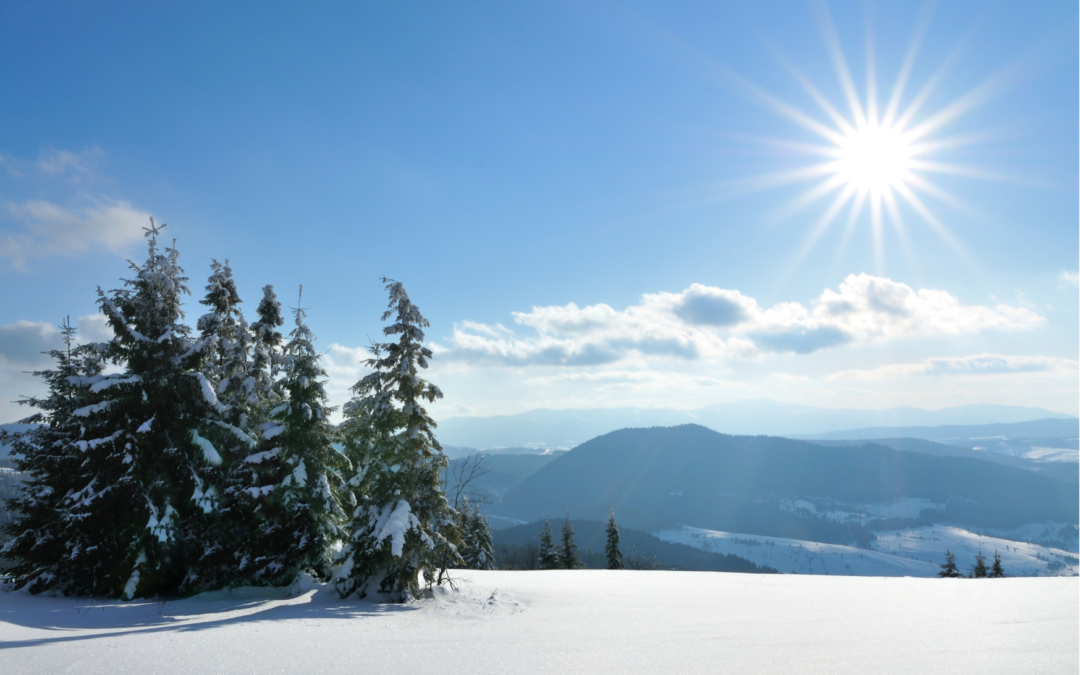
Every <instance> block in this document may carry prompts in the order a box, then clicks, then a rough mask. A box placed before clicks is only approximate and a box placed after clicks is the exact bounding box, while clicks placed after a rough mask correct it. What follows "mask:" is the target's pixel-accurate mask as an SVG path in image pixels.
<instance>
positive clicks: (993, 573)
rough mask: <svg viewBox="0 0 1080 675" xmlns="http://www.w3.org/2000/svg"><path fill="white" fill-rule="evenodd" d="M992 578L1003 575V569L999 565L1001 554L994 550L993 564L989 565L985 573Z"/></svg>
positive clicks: (998, 577)
mask: <svg viewBox="0 0 1080 675" xmlns="http://www.w3.org/2000/svg"><path fill="white" fill-rule="evenodd" d="M987 576H989V577H991V578H993V579H1001V578H1002V577H1004V576H1005V569H1004V568H1003V567H1002V566H1001V554H1000V553H998V552H997V551H994V564H993V565H991V566H990V573H989V574H988V575H987Z"/></svg>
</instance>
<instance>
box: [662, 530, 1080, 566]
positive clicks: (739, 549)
mask: <svg viewBox="0 0 1080 675" xmlns="http://www.w3.org/2000/svg"><path fill="white" fill-rule="evenodd" d="M874 534H875V535H876V536H877V540H876V541H875V542H874V544H873V546H874V550H867V549H863V548H856V547H854V546H843V545H840V544H822V543H820V542H816V541H804V540H801V539H785V538H783V537H764V536H759V535H754V534H740V533H736V532H720V531H717V530H705V529H701V528H697V527H683V528H681V529H678V530H664V531H662V532H658V533H657V534H656V536H657V537H659V538H660V539H663V540H664V541H669V542H673V543H677V544H686V545H687V546H693V547H694V548H697V549H700V550H703V551H711V552H714V553H726V554H731V555H737V556H739V557H740V558H745V559H747V560H750V561H752V562H754V563H757V564H758V565H767V566H769V567H772V568H773V569H775V570H778V571H780V572H783V573H785V574H828V575H837V574H840V575H848V576H887V577H895V576H909V577H934V576H937V573H938V572H940V571H941V567H940V565H941V564H942V563H943V562H945V550H946V549H949V550H951V551H952V552H953V553H954V554H956V564H957V566H958V567H959V568H960V570H961V571H962V572H965V573H966V572H969V571H970V569H971V568H972V567H973V566H974V564H975V554H976V553H977V552H978V550H979V547H980V546H981V547H982V551H983V554H984V555H985V556H986V564H987V565H990V564H992V563H993V558H994V551H995V550H996V551H998V552H999V553H1000V554H1001V562H1002V566H1003V567H1004V568H1005V573H1006V574H1008V575H1010V576H1076V575H1077V574H1078V573H1080V555H1077V554H1076V553H1071V552H1069V551H1063V550H1061V549H1055V548H1047V547H1045V546H1040V545H1038V544H1029V543H1025V542H1018V541H1011V540H1008V539H998V538H996V537H988V536H983V535H979V534H975V533H974V532H969V531H967V530H964V529H961V528H958V527H950V526H948V525H930V526H927V527H919V528H914V529H910V530H893V531H885V532H875V533H874Z"/></svg>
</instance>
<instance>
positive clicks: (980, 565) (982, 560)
mask: <svg viewBox="0 0 1080 675" xmlns="http://www.w3.org/2000/svg"><path fill="white" fill-rule="evenodd" d="M989 571H990V570H989V569H988V568H987V567H986V556H984V555H983V552H982V547H981V546H980V547H979V552H978V553H977V554H975V567H973V568H972V570H971V576H972V578H974V579H985V578H986V576H987V573H988V572H989Z"/></svg>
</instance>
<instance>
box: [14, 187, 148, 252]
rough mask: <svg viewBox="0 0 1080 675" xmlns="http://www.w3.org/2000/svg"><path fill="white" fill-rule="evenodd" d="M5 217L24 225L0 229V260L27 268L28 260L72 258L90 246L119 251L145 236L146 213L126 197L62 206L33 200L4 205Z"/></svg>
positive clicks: (123, 250) (90, 248)
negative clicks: (15, 229) (79, 205)
mask: <svg viewBox="0 0 1080 675" xmlns="http://www.w3.org/2000/svg"><path fill="white" fill-rule="evenodd" d="M5 207H6V210H7V212H8V215H10V216H11V217H12V218H13V219H15V220H16V221H18V222H19V223H21V224H22V226H23V229H22V230H21V231H16V232H12V231H3V230H0V259H6V260H7V261H8V262H9V263H10V264H11V265H12V266H13V267H16V268H19V269H25V267H26V262H27V260H28V259H30V258H36V257H41V256H46V255H62V256H74V255H78V254H81V253H85V252H87V251H89V250H92V249H105V250H107V251H109V252H110V253H114V254H117V255H122V254H123V253H124V252H125V251H126V250H127V247H129V246H130V245H131V244H133V243H134V242H136V241H139V240H140V239H141V238H142V236H143V228H144V227H146V226H147V225H148V224H149V222H150V214H149V213H147V212H146V211H142V210H140V209H137V208H135V207H133V206H132V205H131V204H130V203H128V202H126V201H112V200H105V201H95V202H94V203H92V204H91V205H90V206H85V207H82V208H76V209H65V208H63V207H61V206H57V205H55V204H53V203H51V202H47V201H44V200H40V199H31V200H28V201H25V202H23V203H21V204H16V203H11V202H9V203H7V204H5Z"/></svg>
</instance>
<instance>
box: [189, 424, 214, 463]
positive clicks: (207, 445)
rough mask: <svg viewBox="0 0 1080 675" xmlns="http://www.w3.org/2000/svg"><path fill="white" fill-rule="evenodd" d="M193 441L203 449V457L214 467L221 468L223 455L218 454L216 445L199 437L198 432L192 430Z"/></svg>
mask: <svg viewBox="0 0 1080 675" xmlns="http://www.w3.org/2000/svg"><path fill="white" fill-rule="evenodd" d="M191 441H192V442H193V443H194V444H195V445H197V446H199V447H200V448H201V449H202V452H203V457H205V458H206V461H207V462H209V463H210V464H212V465H213V466H221V455H220V454H218V451H217V448H215V447H214V444H213V443H211V442H210V441H208V440H206V439H205V438H203V437H202V436H200V435H199V432H198V431H195V430H194V429H192V430H191Z"/></svg>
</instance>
